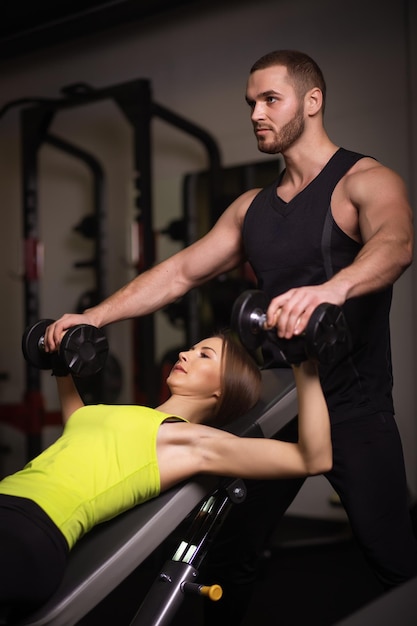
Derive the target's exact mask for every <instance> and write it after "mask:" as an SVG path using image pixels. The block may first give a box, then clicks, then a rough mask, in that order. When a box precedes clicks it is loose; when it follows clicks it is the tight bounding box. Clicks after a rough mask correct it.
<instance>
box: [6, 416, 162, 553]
mask: <svg viewBox="0 0 417 626" xmlns="http://www.w3.org/2000/svg"><path fill="white" fill-rule="evenodd" d="M168 417H170V416H169V415H167V414H166V413H161V412H160V411H156V410H154V409H149V408H147V407H142V406H108V405H94V406H85V407H82V408H81V409H79V410H78V411H75V413H73V414H72V415H71V417H70V419H69V420H68V422H67V424H66V426H65V428H64V431H63V434H62V436H61V437H60V438H59V439H58V440H57V441H56V442H55V443H54V444H52V445H51V446H50V447H49V448H47V449H46V450H45V451H44V452H42V453H41V454H40V455H39V456H38V457H36V458H35V459H34V460H32V461H31V462H29V463H28V464H27V465H26V466H25V467H24V468H23V469H22V470H21V471H19V472H17V473H16V474H13V475H11V476H7V477H6V478H4V479H3V480H2V481H1V482H0V493H4V494H9V495H13V496H20V497H23V498H29V499H31V500H33V501H34V502H36V503H37V504H38V505H39V506H40V507H41V508H42V509H43V510H44V511H45V512H46V513H47V514H48V515H49V517H50V518H51V519H52V521H53V522H54V523H55V524H56V526H58V528H59V529H60V530H61V532H62V533H63V535H64V536H65V538H66V540H67V542H68V545H69V547H70V548H72V547H73V546H74V544H75V543H76V541H78V539H80V537H82V536H83V535H84V534H85V533H86V532H88V531H89V530H91V528H92V527H93V526H95V525H96V524H99V523H100V522H104V521H106V520H109V519H111V518H112V517H115V516H116V515H118V514H120V513H122V512H123V511H126V510H127V509H130V508H132V507H133V506H135V505H137V504H139V503H141V502H145V501H146V500H149V499H151V498H154V497H156V496H157V495H159V493H160V476H159V468H158V462H157V456H156V437H157V433H158V429H159V427H160V425H161V423H162V422H163V421H164V420H166V419H167V418H168Z"/></svg>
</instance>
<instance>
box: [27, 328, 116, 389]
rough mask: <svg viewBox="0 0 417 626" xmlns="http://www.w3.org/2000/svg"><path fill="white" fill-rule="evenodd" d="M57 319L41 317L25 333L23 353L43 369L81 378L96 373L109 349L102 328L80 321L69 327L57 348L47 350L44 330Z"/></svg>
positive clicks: (32, 362)
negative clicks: (55, 349) (56, 350)
mask: <svg viewBox="0 0 417 626" xmlns="http://www.w3.org/2000/svg"><path fill="white" fill-rule="evenodd" d="M53 322H54V320H50V319H43V320H39V321H38V322H36V324H34V325H33V326H30V327H29V328H27V329H26V330H25V332H24V333H23V338H22V351H23V355H24V357H25V359H26V361H28V362H29V363H30V364H31V365H33V366H34V367H36V368H38V369H41V370H55V369H58V370H59V371H60V373H61V372H62V373H71V374H72V375H73V376H76V377H79V378H86V377H87V376H93V375H94V374H97V373H98V372H99V371H100V370H101V369H102V368H103V366H104V363H105V361H106V358H107V354H108V351H109V346H108V343H107V338H106V336H105V335H104V334H103V332H102V331H101V330H100V329H99V328H96V327H95V326H90V325H89V324H79V325H78V326H73V327H72V328H70V329H69V330H67V331H66V333H65V335H64V336H63V338H62V341H61V344H60V346H59V350H58V352H45V331H46V329H47V327H48V326H49V325H50V324H52V323H53Z"/></svg>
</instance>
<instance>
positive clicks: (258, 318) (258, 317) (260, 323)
mask: <svg viewBox="0 0 417 626" xmlns="http://www.w3.org/2000/svg"><path fill="white" fill-rule="evenodd" d="M249 324H250V328H251V332H252V333H253V334H254V335H257V334H258V333H260V332H263V331H264V330H267V328H266V313H265V312H264V311H262V309H255V310H254V311H252V312H251V314H250V316H249Z"/></svg>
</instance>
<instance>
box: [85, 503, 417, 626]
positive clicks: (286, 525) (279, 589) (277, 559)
mask: <svg viewBox="0 0 417 626" xmlns="http://www.w3.org/2000/svg"><path fill="white" fill-rule="evenodd" d="M415 509H416V510H413V511H412V514H413V520H414V522H415V523H414V527H415V529H416V531H417V507H415ZM164 545H165V544H164ZM166 554H168V555H169V554H170V551H169V550H168V551H167V549H166V547H165V552H164V547H162V548H161V550H160V551H157V553H156V554H154V555H153V556H152V557H151V558H150V559H149V560H148V561H147V562H146V563H145V564H144V565H143V566H142V567H141V568H139V569H138V570H137V571H136V572H134V573H133V574H132V575H131V576H130V577H129V579H128V580H126V581H125V582H124V583H123V584H122V585H120V587H119V588H118V589H116V590H115V591H114V592H113V593H112V594H111V595H110V596H109V597H108V598H106V600H105V601H104V602H102V603H101V604H100V605H99V606H98V607H96V609H94V610H93V611H92V612H91V613H90V614H89V615H88V616H86V617H85V618H84V619H83V620H82V621H81V622H80V625H82V626H98V625H99V624H100V626H103V625H107V624H109V625H110V624H112V625H113V624H117V625H118V626H128V624H129V622H130V620H131V619H132V618H133V616H134V615H135V612H136V610H137V607H138V606H139V604H140V602H141V600H142V597H143V595H144V594H145V593H146V590H147V589H148V588H149V586H150V585H151V584H152V581H153V580H154V578H155V576H156V575H157V573H158V571H159V568H160V566H161V565H162V564H163V563H164V560H165V559H166V558H167V556H166ZM381 593H382V588H381V586H380V585H379V583H378V581H377V580H376V579H375V577H374V575H373V573H372V572H371V571H370V569H369V567H368V566H367V564H366V563H365V561H364V558H363V556H362V554H361V552H360V551H359V549H358V548H357V546H356V545H355V542H354V540H353V539H352V537H351V534H350V531H349V526H348V524H347V523H345V522H338V521H337V522H328V521H320V520H311V519H305V518H297V517H291V516H287V517H285V518H284V519H283V520H282V522H281V524H280V526H279V528H278V529H277V531H276V533H275V536H274V538H273V541H272V544H271V547H270V550H269V551H268V552H267V553H266V554H265V561H264V567H263V569H262V573H261V575H260V577H259V580H258V582H257V584H256V587H255V591H254V595H253V597H252V601H251V604H250V608H249V611H248V614H247V616H246V618H245V621H244V623H243V624H242V626H275V624H279V625H280V626H306V625H307V624H308V625H309V626H333V625H334V624H336V623H337V622H338V621H339V620H342V619H343V618H345V617H347V616H348V615H351V614H352V613H353V612H355V611H356V610H358V609H359V608H361V607H362V606H364V605H366V604H368V603H369V602H371V601H372V600H374V599H375V598H377V597H378V596H379V595H380V594H381ZM205 601H207V600H202V599H200V598H194V597H192V596H188V597H187V598H186V599H185V600H184V602H183V604H182V606H181V608H180V610H179V611H178V613H177V615H176V617H175V618H174V620H173V621H172V623H171V626H203V619H202V605H203V602H205ZM416 623H417V622H416ZM219 626H220V624H219ZM228 626H233V625H232V624H229V625H228ZM369 626H371V625H369Z"/></svg>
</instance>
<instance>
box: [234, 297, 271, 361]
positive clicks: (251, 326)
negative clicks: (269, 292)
mask: <svg viewBox="0 0 417 626" xmlns="http://www.w3.org/2000/svg"><path fill="white" fill-rule="evenodd" d="M268 304H269V300H268V298H267V296H266V294H265V293H264V292H263V291H260V290H258V289H249V290H247V291H244V292H243V293H242V294H240V296H239V297H238V298H237V299H236V300H235V303H234V305H233V309H232V315H231V325H232V328H233V329H234V330H236V332H237V333H238V335H239V338H240V340H241V342H242V343H243V345H244V346H245V347H246V348H247V349H248V350H256V349H257V348H259V346H260V345H261V343H262V340H263V330H264V328H263V325H264V322H265V318H266V316H265V311H266V309H267V308H268Z"/></svg>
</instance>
